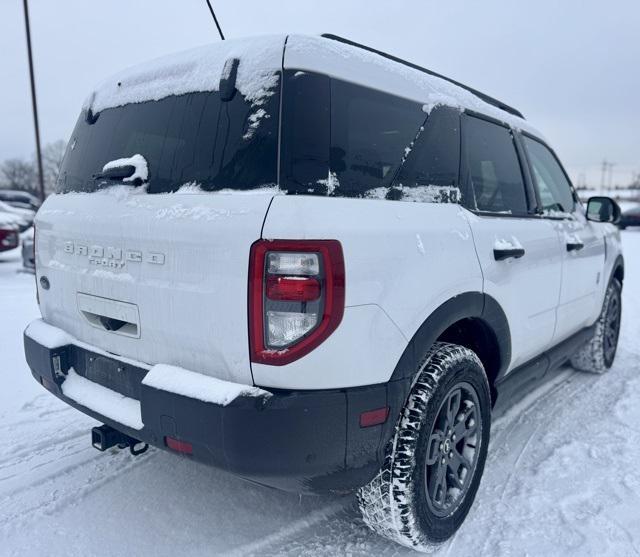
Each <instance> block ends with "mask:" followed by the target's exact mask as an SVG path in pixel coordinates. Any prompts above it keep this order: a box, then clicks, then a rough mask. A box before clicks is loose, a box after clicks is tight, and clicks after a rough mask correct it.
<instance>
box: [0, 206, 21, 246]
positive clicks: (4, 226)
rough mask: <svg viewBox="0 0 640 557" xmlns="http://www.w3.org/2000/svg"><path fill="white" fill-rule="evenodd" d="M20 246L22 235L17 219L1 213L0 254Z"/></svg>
mask: <svg viewBox="0 0 640 557" xmlns="http://www.w3.org/2000/svg"><path fill="white" fill-rule="evenodd" d="M18 245H20V234H19V232H18V225H17V224H16V221H15V219H13V218H12V217H11V216H10V215H9V216H5V215H4V214H3V213H0V252H3V251H9V250H11V249H15V248H17V247H18Z"/></svg>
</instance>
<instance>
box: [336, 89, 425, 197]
mask: <svg viewBox="0 0 640 557" xmlns="http://www.w3.org/2000/svg"><path fill="white" fill-rule="evenodd" d="M424 119H425V114H424V112H423V111H422V107H421V105H420V104H418V103H415V102H412V101H408V100H406V99H402V98H399V97H396V96H394V95H389V94H386V93H382V92H380V91H375V90H373V89H368V88H365V87H361V86H359V85H353V84H351V83H346V82H343V81H338V80H332V82H331V152H330V157H331V159H330V166H331V172H332V177H335V179H334V183H333V184H332V186H333V187H334V188H335V190H334V191H335V192H336V194H337V195H342V196H347V197H363V196H367V193H368V192H371V191H372V190H376V189H377V188H388V187H389V186H391V184H392V182H393V180H394V178H395V176H396V173H397V172H398V170H399V168H400V165H401V164H402V162H403V157H404V156H405V154H406V153H407V151H406V150H407V149H409V148H410V147H409V145H410V144H411V142H412V141H413V140H414V139H415V137H416V135H417V133H418V131H419V129H420V126H421V125H422V123H423V122H424Z"/></svg>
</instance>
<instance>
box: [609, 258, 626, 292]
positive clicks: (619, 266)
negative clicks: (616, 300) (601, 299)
mask: <svg viewBox="0 0 640 557" xmlns="http://www.w3.org/2000/svg"><path fill="white" fill-rule="evenodd" d="M618 270H620V273H621V276H622V280H620V286H622V283H623V281H624V257H623V256H622V254H618V257H616V260H615V262H614V263H613V267H612V268H611V276H610V277H609V281H608V282H607V286H608V285H609V284H610V283H611V281H612V280H613V279H614V277H615V276H616V274H617V273H618Z"/></svg>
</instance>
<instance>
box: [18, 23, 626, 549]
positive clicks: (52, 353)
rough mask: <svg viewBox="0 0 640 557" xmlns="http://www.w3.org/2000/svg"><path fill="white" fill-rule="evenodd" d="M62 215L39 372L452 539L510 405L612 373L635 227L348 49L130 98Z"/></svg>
mask: <svg viewBox="0 0 640 557" xmlns="http://www.w3.org/2000/svg"><path fill="white" fill-rule="evenodd" d="M58 192H59V193H58V194H57V195H53V196H51V197H50V198H49V199H48V200H47V201H46V203H45V204H44V205H43V206H42V208H41V209H40V211H39V213H38V215H37V219H36V275H37V284H38V296H39V303H40V310H41V312H42V319H41V320H38V321H36V322H34V323H32V324H30V325H29V327H28V328H27V329H26V331H25V350H26V356H27V360H28V363H29V365H30V367H31V370H32V372H33V375H34V376H35V378H36V379H37V380H38V381H39V382H41V383H42V385H43V386H44V387H45V388H47V389H48V390H49V391H51V392H52V393H53V394H55V395H56V396H58V397H59V398H61V399H62V400H64V401H65V402H67V403H68V404H70V405H72V406H74V407H76V408H78V409H79V410H81V411H82V412H85V413H86V414H89V415H91V416H94V417H95V418H97V419H98V420H100V421H101V422H103V423H104V424H105V425H103V426H102V427H100V428H95V429H94V431H93V443H94V445H95V446H96V447H97V448H99V449H102V450H104V449H107V448H109V447H112V446H114V445H119V446H120V447H125V446H127V445H128V446H130V448H131V450H132V451H133V452H136V453H137V452H140V451H142V450H145V449H146V446H147V444H152V445H155V446H157V447H162V448H166V449H168V450H172V451H175V452H178V453H181V454H183V455H188V457H189V458H193V459H194V460H199V461H203V462H207V463H210V464H212V465H215V466H218V467H221V468H224V469H227V470H230V471H232V472H234V473H236V474H238V475H240V476H243V477H245V478H248V479H251V480H253V481H256V482H260V483H262V484H266V485H270V486H275V487H280V488H283V489H289V490H297V491H301V492H318V491H327V490H335V491H345V490H353V489H358V501H359V504H360V507H361V509H362V513H363V516H364V520H365V521H366V523H367V524H368V525H369V526H370V527H371V528H372V529H373V530H375V531H377V532H379V533H381V534H383V535H385V536H387V537H389V538H391V539H393V540H396V541H398V542H400V543H403V544H405V545H409V546H412V547H415V548H418V549H420V548H426V547H428V546H429V545H431V544H434V543H438V542H442V541H443V540H446V539H447V538H449V537H450V536H451V535H452V534H453V533H454V532H455V531H456V529H457V528H458V527H459V526H460V524H461V523H462V521H463V520H464V518H465V516H466V514H467V512H468V511H469V508H470V506H471V504H472V502H473V499H474V496H475V494H476V491H477V489H478V485H479V482H480V477H481V475H482V470H483V467H484V463H485V458H486V454H487V447H488V444H489V430H490V425H491V413H492V408H493V407H494V406H495V404H496V403H500V404H503V403H504V402H505V401H508V400H509V399H510V398H512V395H522V394H523V393H526V392H527V391H528V390H530V389H531V388H532V386H533V385H534V384H535V383H536V382H537V381H540V380H542V379H543V378H544V377H548V376H549V375H550V374H552V373H553V372H554V371H555V370H556V369H557V368H558V367H559V366H561V365H562V364H564V363H566V362H567V361H569V360H570V359H571V361H572V362H573V364H574V366H575V367H578V368H580V369H585V370H589V371H596V372H603V371H605V370H606V369H608V368H609V367H610V366H611V364H612V361H613V358H614V355H615V350H616V344H617V338H618V329H619V323H620V309H621V307H620V291H621V287H622V281H623V275H624V267H623V260H622V256H621V250H620V239H619V235H618V232H617V229H616V228H615V226H613V225H612V224H611V223H613V222H614V221H615V220H616V219H617V218H618V217H619V209H618V208H617V206H616V205H615V203H614V202H613V201H611V200H610V199H608V198H592V200H590V202H589V204H588V207H587V210H586V212H585V209H584V208H583V206H582V205H581V203H580V202H579V201H578V198H577V197H576V195H575V192H574V190H573V188H572V186H571V184H570V182H569V179H568V177H567V175H566V173H565V172H564V170H563V168H562V166H561V165H560V163H559V162H558V159H557V157H556V156H555V154H554V153H553V151H552V150H551V149H550V148H549V147H548V145H547V144H546V143H545V141H544V139H543V138H542V136H541V134H540V133H539V132H538V131H536V129H535V128H533V127H532V126H531V125H530V124H529V123H528V122H527V121H526V120H525V119H524V118H523V117H522V115H521V114H520V113H519V112H518V111H516V110H515V109H513V108H511V107H509V106H507V105H505V104H503V103H501V102H499V101H497V100H495V99H492V98H490V97H488V96H486V95H484V94H482V93H480V92H478V91H475V90H473V89H470V88H468V87H465V86H463V85H461V84H459V83H455V82H452V81H451V80H449V79H447V78H444V77H442V76H438V75H436V74H434V73H432V72H430V71H428V70H425V69H424V68H420V67H417V66H414V65H412V64H409V63H407V62H404V61H402V60H398V59H396V58H393V57H391V56H389V55H386V54H384V53H381V52H377V51H373V50H371V49H368V48H366V47H363V46H361V45H357V44H355V43H351V42H349V41H346V40H344V39H340V38H339V37H335V36H331V35H327V36H323V37H304V36H297V35H289V36H287V37H284V36H282V37H262V38H256V39H250V40H239V41H225V42H223V43H220V44H216V45H212V46H208V47H205V48H200V49H197V50H193V51H190V52H186V53H183V54H178V55H175V56H172V57H169V58H165V59H161V60H158V61H155V62H152V63H150V64H147V65H144V66H141V67H136V68H132V69H129V70H127V71H125V72H122V73H121V74H119V75H117V76H115V77H113V78H111V79H108V80H107V81H105V82H104V83H103V84H102V85H101V86H99V87H98V88H97V89H96V90H95V91H94V92H93V93H92V94H91V95H90V97H89V98H88V99H87V101H86V103H85V106H84V107H83V110H82V113H81V115H80V118H79V119H78V122H77V124H76V127H75V129H74V131H73V135H72V137H71V139H70V141H69V147H68V149H67V153H66V155H65V158H64V163H63V165H62V172H61V174H60V178H59V184H58Z"/></svg>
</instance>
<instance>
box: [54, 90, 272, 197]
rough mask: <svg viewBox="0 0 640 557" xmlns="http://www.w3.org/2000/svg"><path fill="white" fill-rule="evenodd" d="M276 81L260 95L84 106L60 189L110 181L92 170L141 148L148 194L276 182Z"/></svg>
mask: <svg viewBox="0 0 640 557" xmlns="http://www.w3.org/2000/svg"><path fill="white" fill-rule="evenodd" d="M278 112H279V84H278V85H277V86H276V87H274V88H272V89H270V90H268V91H266V93H265V95H264V96H263V97H262V98H261V99H259V100H258V101H257V102H256V101H254V102H249V101H247V100H245V99H244V97H243V96H242V95H241V94H240V92H239V91H236V93H235V95H234V96H233V98H232V99H231V100H230V101H227V102H223V101H221V99H220V95H219V93H218V92H217V91H214V92H197V93H188V94H184V95H172V96H169V97H166V98H164V99H161V100H158V101H148V102H142V103H134V104H127V105H124V106H119V107H115V108H108V109H105V110H103V111H102V112H100V113H98V114H97V115H94V117H93V118H88V117H87V114H86V112H83V113H82V114H81V115H80V117H79V119H78V122H77V124H76V127H75V129H74V131H73V135H72V136H71V140H70V141H69V145H68V147H67V152H66V154H65V157H64V160H63V163H62V167H61V171H60V175H59V178H58V191H60V192H69V191H84V192H90V191H94V190H97V189H99V188H100V187H104V186H105V185H110V184H108V183H105V182H104V180H102V179H100V178H97V177H95V175H96V174H99V173H100V172H101V171H102V168H103V166H104V165H105V164H106V163H108V162H110V161H113V160H116V159H121V158H129V157H131V156H133V155H136V154H140V155H142V156H143V157H144V158H145V159H146V160H147V163H148V167H149V183H148V186H147V191H148V192H149V193H165V192H171V191H175V190H177V189H179V188H180V187H181V186H183V185H187V184H196V185H198V186H200V187H201V188H202V189H203V190H206V191H213V190H220V189H226V188H232V189H237V190H248V189H254V188H258V187H260V186H265V185H273V184H275V183H276V182H277V160H278V154H277V153H278V120H279V118H278Z"/></svg>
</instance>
